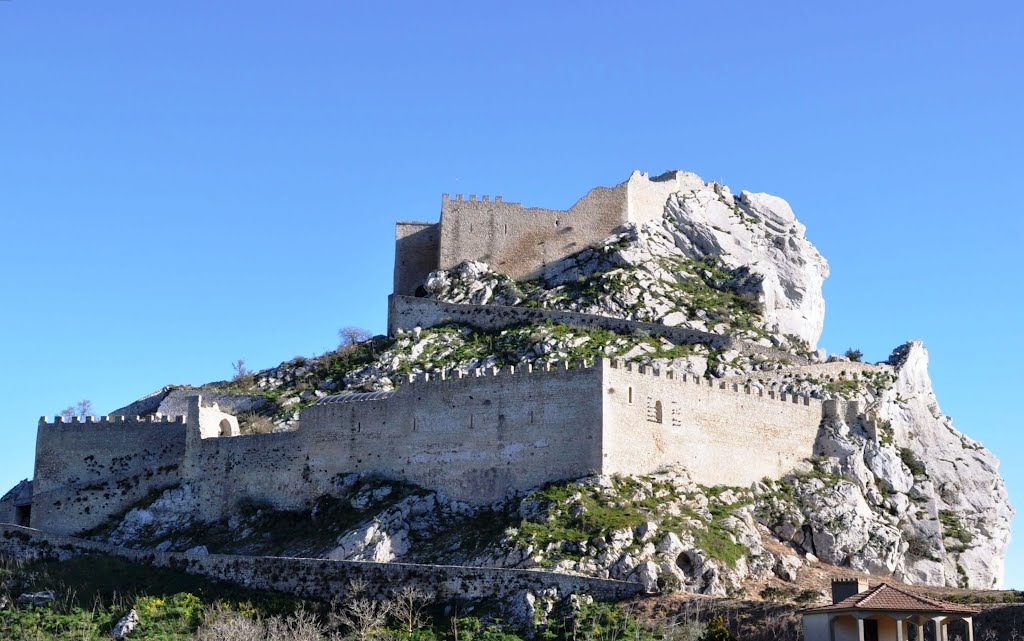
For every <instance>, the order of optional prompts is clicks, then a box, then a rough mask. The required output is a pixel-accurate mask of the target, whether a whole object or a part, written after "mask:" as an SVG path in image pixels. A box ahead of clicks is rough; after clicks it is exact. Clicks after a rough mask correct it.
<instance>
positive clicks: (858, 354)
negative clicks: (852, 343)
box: [843, 347, 864, 363]
mask: <svg viewBox="0 0 1024 641" xmlns="http://www.w3.org/2000/svg"><path fill="white" fill-rule="evenodd" d="M843 356H845V357H846V358H848V359H850V360H851V361H853V362H855V363H859V362H860V359H862V358H864V352H862V351H860V350H859V349H854V348H852V347H851V348H850V349H848V350H846V353H845V354H843Z"/></svg>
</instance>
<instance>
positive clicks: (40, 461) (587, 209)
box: [0, 172, 861, 534]
mask: <svg viewBox="0 0 1024 641" xmlns="http://www.w3.org/2000/svg"><path fill="white" fill-rule="evenodd" d="M699 180H700V179H699V178H697V177H696V176H694V175H693V174H685V173H682V172H678V173H676V172H673V173H670V174H666V175H665V176H662V177H655V178H649V177H648V176H647V175H646V174H640V173H634V174H633V175H632V176H631V177H630V179H629V180H628V181H627V182H625V183H623V184H621V185H619V186H618V187H614V188H597V189H594V190H592V191H591V192H590V193H589V194H587V195H586V196H585V197H584V198H582V199H581V200H580V201H579V202H577V203H576V204H575V205H574V206H573V207H571V208H570V209H569V210H567V211H553V210H544V209H533V208H524V207H522V206H521V205H518V204H513V203H508V202H504V201H503V200H502V199H501V198H495V199H493V200H491V199H489V198H488V197H486V196H484V197H483V198H482V199H476V198H475V197H474V196H469V197H468V198H464V197H462V196H457V197H455V198H449V197H448V196H447V195H446V196H444V197H443V198H442V207H441V219H440V222H438V223H405V222H402V223H398V224H397V230H396V247H395V276H394V294H393V295H392V297H391V301H390V307H389V332H391V333H397V332H400V331H403V330H410V329H413V328H415V327H430V326H435V325H439V324H443V323H446V322H452V321H456V322H462V323H466V324H471V325H475V326H477V327H481V328H484V329H498V328H501V327H507V326H510V325H513V324H516V323H523V322H543V321H545V320H552V321H554V322H561V323H569V324H583V325H596V326H602V327H606V328H609V329H613V330H616V331H632V330H637V329H642V330H644V331H647V332H651V333H653V334H660V335H662V336H668V337H670V338H672V339H673V340H675V341H679V342H697V341H701V342H704V343H705V344H708V343H710V344H718V345H720V346H724V347H728V348H730V349H736V350H739V351H743V352H751V353H758V354H765V353H773V352H775V350H773V349H772V348H769V347H765V346H763V345H755V344H746V343H743V342H742V341H737V340H735V339H732V338H729V337H725V336H717V335H714V334H710V333H707V332H695V331H692V330H686V329H682V328H670V327H665V326H661V325H657V324H651V323H637V322H633V321H625V320H618V319H613V318H603V317H596V316H589V315H586V314H573V313H570V312H557V311H546V310H537V309H526V308H511V307H500V306H496V305H480V306H475V305H452V304H448V303H443V302H439V301H434V300H431V299H428V298H424V297H422V294H424V291H423V289H422V286H423V283H424V281H425V279H426V278H427V276H428V274H429V273H430V272H432V271H434V270H437V269H446V268H450V267H454V266H455V265H457V264H459V263H460V262H462V261H464V260H478V261H483V262H488V263H489V264H491V265H493V266H494V267H495V268H496V269H497V270H498V271H502V272H504V273H506V274H509V275H511V276H512V277H514V278H517V279H524V278H529V277H532V276H534V275H536V274H537V273H539V272H540V271H541V270H543V269H544V267H545V265H547V264H549V263H552V262H554V261H557V260H559V259H561V258H564V257H566V256H568V255H571V254H573V253H575V252H577V251H580V250H581V249H583V248H585V247H587V246H589V245H591V244H593V243H595V242H597V241H599V240H601V239H603V238H605V237H607V236H608V235H609V234H610V233H612V232H613V231H614V230H615V229H616V228H618V227H619V226H620V225H622V224H623V223H626V222H645V220H644V218H645V216H647V217H649V216H650V214H649V212H651V211H659V206H657V205H658V204H659V203H664V201H665V199H666V198H667V197H668V195H669V194H672V193H675V192H679V191H681V190H685V189H687V188H688V187H689V182H692V181H699ZM701 184H703V183H701ZM652 204H653V205H655V206H652ZM775 355H776V356H778V357H779V358H785V359H788V360H789V361H790V362H791V363H792V364H796V365H800V364H801V360H802V359H801V358H800V357H797V356H794V355H793V354H790V353H785V352H777V353H775ZM709 381H710V382H709ZM860 413H861V408H860V407H858V405H857V404H856V403H852V402H851V403H847V402H842V401H825V402H822V401H820V400H817V399H812V398H808V397H802V396H791V395H790V396H787V395H786V394H776V393H773V392H765V391H762V389H761V388H752V387H750V386H748V385H746V384H745V383H744V382H743V381H741V380H736V381H718V380H714V379H705V378H697V377H694V376H692V375H684V374H677V373H675V372H673V371H671V370H669V369H655V368H652V367H641V366H636V365H633V364H629V363H625V362H622V361H617V360H607V359H605V360H597V361H596V362H589V363H563V364H560V365H558V366H544V367H531V366H525V367H521V368H520V367H517V368H505V369H501V370H498V369H484V370H476V371H472V372H470V373H468V374H466V373H465V372H461V371H453V372H443V371H442V372H438V373H434V374H430V375H419V376H417V377H410V378H409V379H408V380H407V381H406V382H405V384H403V385H401V386H400V387H399V388H398V389H397V390H394V391H388V392H373V393H357V394H343V395H335V396H328V397H326V398H322V399H320V400H319V401H318V402H316V403H314V404H313V405H311V406H309V407H307V408H306V409H305V410H303V412H302V414H301V417H300V421H299V427H298V429H297V430H294V431H291V432H283V433H272V434H253V435H242V434H240V432H239V427H238V421H237V419H236V417H234V416H232V415H230V414H228V413H225V412H223V411H221V410H220V409H219V408H218V407H217V406H216V405H215V404H213V405H211V406H207V404H205V403H204V402H203V400H202V399H201V398H200V397H199V396H194V397H192V398H191V399H190V402H189V404H188V408H187V412H186V413H185V415H184V416H175V417H162V416H157V417H150V418H138V417H125V416H109V417H101V418H88V419H85V420H73V421H63V420H61V419H60V418H57V419H55V420H48V419H46V418H43V419H41V420H40V422H39V427H38V436H37V445H36V459H35V476H34V480H33V484H32V488H31V492H28V493H26V492H24V491H23V492H21V493H20V494H19V495H18V496H17V497H14V498H11V499H8V500H7V501H4V502H0V522H10V523H19V524H22V525H31V526H32V527H35V528H39V529H42V530H46V531H49V532H52V533H55V534H75V533H80V532H83V531H87V530H89V529H90V528H94V527H97V526H99V525H101V524H103V523H104V522H105V521H106V520H108V519H109V518H111V517H112V516H115V515H117V514H120V513H123V512H124V511H125V510H126V509H128V508H129V507H130V506H131V505H133V504H136V503H138V502H139V501H141V500H143V499H145V498H147V497H152V496H153V495H154V494H155V493H157V492H160V491H162V490H164V489H167V488H171V487H175V486H178V485H181V484H182V483H183V482H185V481H188V482H189V485H190V486H191V487H192V488H193V491H194V492H195V493H196V494H197V497H196V498H197V500H198V503H199V504H200V505H201V512H202V514H201V515H202V517H203V518H206V519H211V520H212V519H219V518H223V517H226V516H227V515H228V514H230V513H231V512H232V511H233V510H234V509H235V508H236V507H237V506H238V505H239V504H240V503H241V502H243V501H252V500H255V501H260V502H264V503H269V504H270V505H273V506H274V507H276V508H279V509H297V508H300V507H303V506H307V505H309V503H310V502H311V501H312V500H313V499H315V498H316V497H318V496H321V495H323V494H328V493H331V492H332V490H333V489H334V488H335V485H336V484H337V483H338V482H339V479H340V478H341V477H342V476H343V475H345V474H348V473H352V472H370V473H376V474H379V475H381V476H383V477H386V478H390V479H395V480H401V481H407V482H410V483H414V484H417V485H420V486H422V487H425V488H428V489H432V490H438V491H442V492H445V493H447V494H448V495H449V496H451V497H453V498H456V499H460V500H463V501H466V502H469V503H472V504H478V505H479V504H488V503H491V502H494V501H496V500H499V499H502V498H503V497H505V496H506V495H508V494H510V493H515V492H522V491H526V490H529V489H530V488H534V487H537V486H540V485H543V484H544V483H546V482H550V481H556V480H564V479H572V478H578V477H582V476H586V475H591V474H614V473H621V474H644V473H650V472H652V471H654V470H655V469H657V468H659V467H662V466H665V465H668V464H680V465H682V466H684V467H686V468H687V470H688V471H689V472H690V474H691V476H692V478H693V479H694V480H695V481H696V482H698V483H702V484H706V485H714V484H724V485H749V484H750V483H752V482H755V481H758V480H760V479H762V478H764V477H771V478H778V477H780V476H782V475H784V474H785V473H787V472H788V471H790V470H792V469H793V467H794V466H795V465H796V464H797V463H798V462H799V461H801V460H803V459H806V458H807V457H809V456H811V455H812V453H813V446H814V443H815V439H816V437H817V436H818V430H819V426H820V424H821V423H822V420H823V419H824V418H827V417H829V416H836V417H840V416H841V417H843V418H846V419H850V418H853V419H856V418H858V417H859V415H860Z"/></svg>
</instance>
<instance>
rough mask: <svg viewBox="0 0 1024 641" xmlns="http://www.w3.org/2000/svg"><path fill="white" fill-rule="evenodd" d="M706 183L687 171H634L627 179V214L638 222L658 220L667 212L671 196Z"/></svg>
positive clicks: (630, 219) (632, 221)
mask: <svg viewBox="0 0 1024 641" xmlns="http://www.w3.org/2000/svg"><path fill="white" fill-rule="evenodd" d="M703 187H704V181H703V180H701V177H700V176H698V175H697V174H691V173H689V172H685V171H669V172H666V173H664V174H662V175H660V176H655V177H654V178H651V177H650V176H649V175H648V174H647V173H646V172H645V173H640V172H639V171H634V172H633V174H632V175H631V176H630V177H629V180H628V181H626V193H627V204H626V210H627V213H626V218H627V219H628V220H629V222H631V223H636V224H638V225H642V224H644V223H651V222H658V221H660V220H661V218H662V216H663V215H664V214H665V203H666V202H668V198H669V196H671V195H672V194H676V193H679V192H692V191H695V190H697V189H701V188H703Z"/></svg>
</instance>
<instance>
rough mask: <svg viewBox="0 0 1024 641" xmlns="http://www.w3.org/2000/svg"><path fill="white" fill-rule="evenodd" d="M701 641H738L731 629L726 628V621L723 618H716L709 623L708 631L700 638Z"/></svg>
mask: <svg viewBox="0 0 1024 641" xmlns="http://www.w3.org/2000/svg"><path fill="white" fill-rule="evenodd" d="M700 641H736V638H735V637H734V636H732V633H731V632H729V628H727V627H726V626H725V619H724V618H722V617H721V616H716V617H713V618H712V619H711V620H710V621H708V628H707V631H706V632H705V633H704V636H702V637H701V638H700Z"/></svg>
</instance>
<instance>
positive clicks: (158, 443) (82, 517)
mask: <svg viewBox="0 0 1024 641" xmlns="http://www.w3.org/2000/svg"><path fill="white" fill-rule="evenodd" d="M184 450H185V422H184V417H181V416H179V417H175V418H173V419H170V418H160V419H152V420H149V419H138V418H126V417H88V418H87V419H86V420H85V421H79V420H73V421H71V422H64V421H63V420H62V419H61V418H59V417H58V418H57V419H55V420H54V422H47V421H46V420H45V419H41V420H40V421H39V429H38V432H37V436H36V464H35V478H34V487H33V496H32V525H33V526H34V527H41V528H46V529H47V530H50V531H54V532H65V533H70V532H77V531H79V530H83V529H89V528H91V527H95V526H96V525H99V524H100V523H102V522H103V520H104V519H105V518H106V517H107V516H108V515H110V514H114V513H116V512H118V511H120V510H123V509H126V508H127V507H128V506H130V505H132V504H134V503H136V502H137V501H139V500H140V499H142V498H143V497H145V496H146V495H147V494H148V493H150V492H151V491H154V490H157V489H160V488H164V487H169V486H171V485H174V484H175V483H177V482H178V467H179V464H180V462H181V460H182V457H183V455H184Z"/></svg>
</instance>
